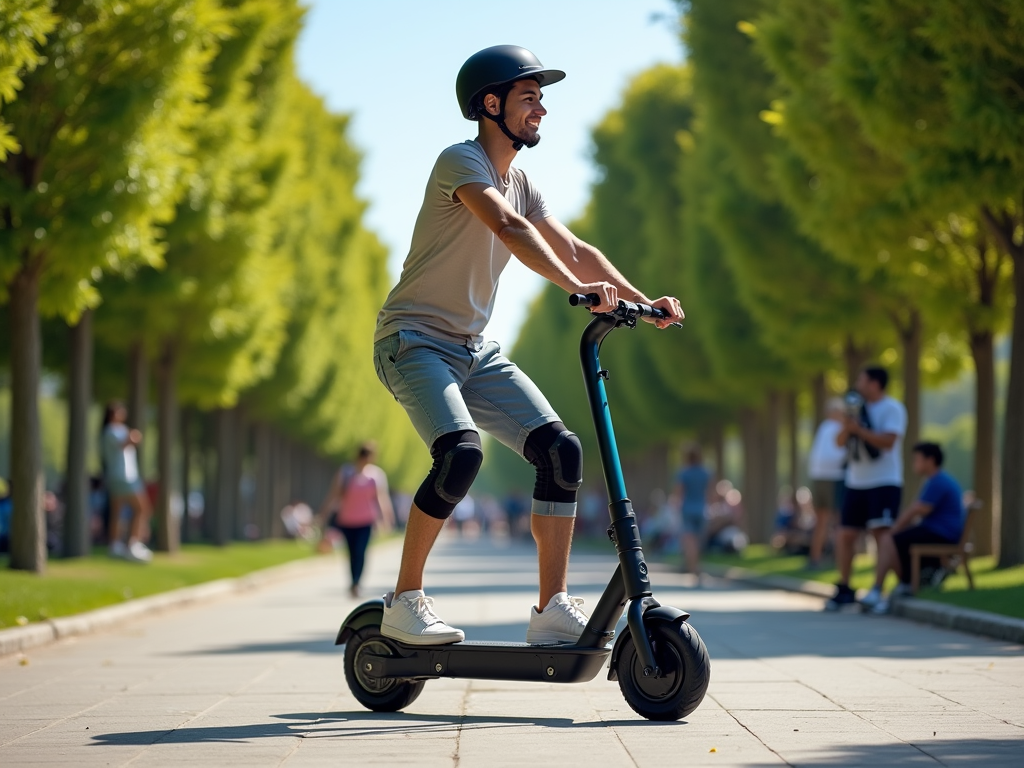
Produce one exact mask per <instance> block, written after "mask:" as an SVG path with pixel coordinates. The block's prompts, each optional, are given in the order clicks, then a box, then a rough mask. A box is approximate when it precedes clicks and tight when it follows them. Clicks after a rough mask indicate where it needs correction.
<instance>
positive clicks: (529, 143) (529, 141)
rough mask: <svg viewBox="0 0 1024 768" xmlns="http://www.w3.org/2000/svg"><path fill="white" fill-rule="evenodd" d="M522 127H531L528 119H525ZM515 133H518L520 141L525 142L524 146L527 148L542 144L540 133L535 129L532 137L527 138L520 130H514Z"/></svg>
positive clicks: (527, 128) (525, 128)
mask: <svg viewBox="0 0 1024 768" xmlns="http://www.w3.org/2000/svg"><path fill="white" fill-rule="evenodd" d="M522 128H523V130H524V131H528V130H529V129H530V126H528V125H527V124H526V121H523V125H522ZM513 133H514V134H515V135H516V137H517V138H518V139H519V141H521V142H522V143H523V146H524V147H526V148H527V149H531V148H532V147H536V146H537V145H538V144H540V133H538V132H536V131H534V133H533V138H532V139H527V138H526V136H525V134H524V133H520V132H519V131H513Z"/></svg>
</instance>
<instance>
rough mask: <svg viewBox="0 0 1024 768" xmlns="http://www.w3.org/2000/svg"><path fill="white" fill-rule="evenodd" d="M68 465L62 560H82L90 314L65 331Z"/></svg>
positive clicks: (86, 546)
mask: <svg viewBox="0 0 1024 768" xmlns="http://www.w3.org/2000/svg"><path fill="white" fill-rule="evenodd" d="M69 331H70V333H69V335H70V337H71V345H70V346H71V365H70V370H69V373H68V465H67V473H66V479H65V486H64V487H65V491H64V496H65V499H64V557H82V556H83V555H88V554H89V552H90V550H91V549H92V547H91V544H92V540H91V536H90V533H91V532H90V530H89V524H90V523H91V522H92V521H91V520H90V510H89V473H88V471H87V469H86V457H87V456H88V445H89V435H88V432H89V403H90V402H91V400H92V310H91V309H87V310H86V311H85V312H83V313H82V316H81V317H80V318H79V319H78V324H77V325H74V326H72V327H71V328H70V329H69Z"/></svg>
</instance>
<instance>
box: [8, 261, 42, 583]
mask: <svg viewBox="0 0 1024 768" xmlns="http://www.w3.org/2000/svg"><path fill="white" fill-rule="evenodd" d="M8 296H9V297H10V317H11V502H12V504H13V509H12V510H11V533H10V549H11V559H10V567H11V568H14V569H16V570H21V571H35V572H36V573H42V572H43V571H45V570H46V515H45V512H44V511H43V446H42V435H41V433H40V428H39V375H40V366H41V363H42V337H41V330H40V326H39V272H38V270H37V269H22V270H21V271H19V272H18V274H17V275H15V276H14V280H12V281H11V284H10V285H9V286H8Z"/></svg>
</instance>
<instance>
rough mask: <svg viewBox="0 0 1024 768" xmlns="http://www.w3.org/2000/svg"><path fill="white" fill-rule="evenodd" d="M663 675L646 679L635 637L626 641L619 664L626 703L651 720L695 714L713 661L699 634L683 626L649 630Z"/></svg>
mask: <svg viewBox="0 0 1024 768" xmlns="http://www.w3.org/2000/svg"><path fill="white" fill-rule="evenodd" d="M646 629H647V634H648V637H649V638H650V641H651V648H652V649H653V650H654V658H655V660H656V661H657V664H658V668H659V669H660V670H661V675H660V676H658V677H654V676H648V677H645V676H644V665H643V663H642V662H641V661H640V658H639V657H638V656H637V652H636V646H635V645H634V643H633V638H632V637H624V638H622V643H623V645H622V651H621V653H620V654H619V658H618V662H617V663H616V668H615V671H616V675H617V677H618V679H619V690H621V691H622V696H623V697H624V698H625V699H626V703H627V704H629V706H630V707H631V708H632V709H633V711H634V712H636V713H637V714H638V715H641V716H642V717H646V718H647V719H648V720H679V719H681V718H683V717H686V716H687V715H688V714H690V713H691V712H693V711H694V710H695V709H696V708H697V707H698V706H700V703H701V701H703V700H704V694H705V693H707V690H708V683H710V682H711V660H710V659H709V658H708V650H707V648H705V647H704V641H703V640H701V639H700V635H698V634H697V630H695V629H694V628H693V627H691V626H690V625H689V624H687V623H685V622H683V623H682V624H680V625H679V626H678V627H675V626H673V625H671V624H665V623H662V622H657V623H653V624H652V625H651V626H647V627H646Z"/></svg>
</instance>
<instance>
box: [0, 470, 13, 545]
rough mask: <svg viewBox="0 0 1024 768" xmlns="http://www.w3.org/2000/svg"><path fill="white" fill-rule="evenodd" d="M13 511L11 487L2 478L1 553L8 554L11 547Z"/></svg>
mask: <svg viewBox="0 0 1024 768" xmlns="http://www.w3.org/2000/svg"><path fill="white" fill-rule="evenodd" d="M12 509H13V502H12V500H11V485H10V483H8V482H7V481H6V480H5V479H4V478H2V477H0V552H6V551H7V550H8V549H9V547H10V537H11V510H12Z"/></svg>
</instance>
